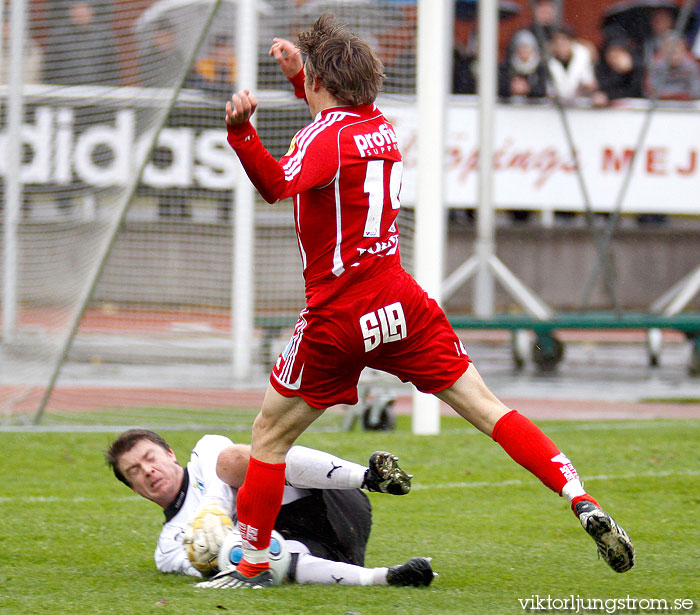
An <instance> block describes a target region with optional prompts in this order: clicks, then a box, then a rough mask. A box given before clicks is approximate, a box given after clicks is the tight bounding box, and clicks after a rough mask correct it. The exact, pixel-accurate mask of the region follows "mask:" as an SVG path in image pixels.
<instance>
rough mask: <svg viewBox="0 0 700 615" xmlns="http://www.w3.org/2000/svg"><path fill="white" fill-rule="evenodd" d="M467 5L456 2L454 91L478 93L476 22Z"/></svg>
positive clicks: (453, 60)
mask: <svg viewBox="0 0 700 615" xmlns="http://www.w3.org/2000/svg"><path fill="white" fill-rule="evenodd" d="M467 8H468V7H467V5H466V4H462V3H460V2H455V18H454V39H453V46H452V92H453V93H454V94H476V70H477V68H476V54H477V45H476V36H475V35H474V32H475V29H476V22H475V21H474V20H473V19H472V18H471V17H470V15H469V14H468V11H467Z"/></svg>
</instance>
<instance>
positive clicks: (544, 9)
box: [508, 0, 559, 57]
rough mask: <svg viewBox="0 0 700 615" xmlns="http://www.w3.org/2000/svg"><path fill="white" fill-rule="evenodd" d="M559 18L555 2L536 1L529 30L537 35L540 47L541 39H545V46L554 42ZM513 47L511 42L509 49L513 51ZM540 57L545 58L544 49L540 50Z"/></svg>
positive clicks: (536, 38)
mask: <svg viewBox="0 0 700 615" xmlns="http://www.w3.org/2000/svg"><path fill="white" fill-rule="evenodd" d="M558 17H559V15H558V11H557V4H556V2H555V1H554V0H536V1H535V4H534V10H533V13H532V22H531V23H530V25H529V26H528V27H527V29H528V30H530V32H532V34H534V35H535V40H537V41H538V45H539V41H540V38H542V39H543V42H544V44H545V45H549V43H550V42H551V41H552V35H553V34H554V30H555V28H556V27H557V25H558ZM516 34H517V32H516ZM512 45H513V41H512V40H511V41H510V43H509V44H508V48H509V49H511V48H512ZM540 55H542V56H543V57H544V50H543V49H542V48H540Z"/></svg>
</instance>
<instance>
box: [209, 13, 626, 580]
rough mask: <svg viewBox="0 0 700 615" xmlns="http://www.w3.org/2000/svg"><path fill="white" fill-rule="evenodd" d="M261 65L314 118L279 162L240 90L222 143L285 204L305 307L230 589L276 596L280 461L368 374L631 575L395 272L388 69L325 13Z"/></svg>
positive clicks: (256, 439) (250, 477) (270, 412)
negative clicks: (401, 388) (383, 93)
mask: <svg viewBox="0 0 700 615" xmlns="http://www.w3.org/2000/svg"><path fill="white" fill-rule="evenodd" d="M302 54H303V55H304V56H305V57H306V61H305V63H302ZM270 55H272V56H273V57H274V58H275V59H276V60H277V61H278V63H279V65H280V67H281V68H282V71H283V73H284V74H285V75H286V76H287V77H288V78H289V79H290V80H291V82H292V83H293V85H294V88H295V92H296V94H297V96H299V97H303V98H305V99H306V101H307V103H308V105H309V110H310V112H311V115H312V117H313V118H314V119H313V121H312V122H311V124H309V125H308V126H306V127H305V128H303V129H302V130H300V131H299V132H298V133H297V134H296V136H295V137H294V139H293V140H292V144H291V146H290V148H289V151H288V153H287V154H286V155H285V156H283V157H282V159H281V160H279V161H277V160H275V159H274V158H273V157H272V155H271V154H270V153H269V152H268V151H267V150H266V149H265V148H264V146H263V145H262V143H261V142H260V140H259V138H258V135H257V133H256V131H255V129H254V128H253V126H252V125H251V123H250V121H249V119H250V117H251V115H252V114H253V112H254V111H255V108H256V106H257V100H256V99H255V97H254V96H253V95H252V94H251V93H250V92H249V91H247V90H243V91H241V92H238V93H237V94H235V95H234V96H233V97H232V99H231V101H229V102H228V103H227V105H226V124H227V130H228V142H229V144H230V145H231V147H233V149H234V150H235V151H236V154H237V155H238V157H239V159H240V161H241V163H242V165H243V168H244V169H245V171H246V173H247V174H248V177H249V178H250V180H251V181H252V182H253V184H254V185H255V187H256V188H257V189H258V191H259V192H260V194H261V195H262V196H263V198H264V199H265V200H266V201H268V202H270V203H275V202H277V201H279V200H280V199H285V198H288V197H291V198H292V200H293V205H294V220H295V225H296V233H297V239H298V243H299V252H300V254H301V259H302V263H303V268H304V280H305V285H306V302H307V305H306V308H305V309H304V310H302V312H301V314H300V316H299V320H298V322H297V324H296V327H295V330H294V333H293V335H292V338H291V340H290V342H289V344H288V346H287V347H286V349H285V350H284V351H283V352H282V353H281V355H280V356H279V358H278V359H277V363H276V365H275V366H274V368H273V370H272V374H271V377H270V385H269V386H268V389H267V392H266V394H265V399H264V401H263V405H262V409H261V411H260V413H259V414H258V416H257V418H256V419H255V424H254V427H253V436H252V451H251V459H250V465H249V467H248V473H247V475H246V479H245V483H244V485H243V487H242V488H241V489H240V491H239V494H238V518H239V522H240V528H241V534H242V536H243V540H244V559H243V560H242V562H241V564H240V565H239V566H238V568H237V569H236V570H235V571H233V572H229V573H222V574H229V575H231V576H233V577H234V579H235V580H236V582H234V583H232V584H229V587H230V586H232V585H233V586H239V587H266V586H269V585H270V584H271V580H270V575H269V572H268V570H267V569H268V563H267V562H268V546H269V541H270V533H271V531H272V529H273V526H274V521H275V518H276V516H277V512H278V511H279V508H280V505H281V501H282V492H283V488H284V472H285V465H284V459H285V455H286V453H287V451H288V450H289V448H290V447H291V446H292V444H293V443H294V441H295V440H296V439H297V437H298V436H299V435H300V434H301V433H302V432H303V431H304V430H305V429H306V428H307V427H308V426H309V425H310V424H311V423H312V422H313V421H314V420H315V419H316V418H317V417H318V416H320V415H321V414H322V413H323V411H324V409H325V408H328V407H329V406H332V405H334V404H354V403H356V402H357V382H358V379H359V376H360V372H361V371H362V369H363V368H365V367H371V368H375V369H380V370H384V371H386V372H389V373H391V374H394V375H396V376H398V377H399V378H401V379H402V380H404V381H409V382H411V383H413V384H414V385H415V386H416V387H417V388H418V389H419V390H421V391H423V392H426V393H433V394H435V395H436V396H437V397H438V398H440V399H441V400H443V401H444V402H446V403H447V404H449V405H450V406H451V407H452V408H454V410H455V411H456V412H457V413H459V414H460V415H461V416H462V417H464V418H465V419H466V420H468V421H469V422H470V423H472V424H473V425H474V426H475V427H476V428H477V429H479V430H480V431H482V432H484V433H485V434H486V435H488V436H490V437H492V438H493V439H494V440H495V441H496V442H497V443H498V444H500V445H501V446H502V447H503V449H504V450H505V451H506V452H507V453H508V455H510V456H511V457H512V458H513V459H514V460H515V461H516V462H518V463H519V464H521V465H522V466H523V467H525V468H526V469H527V470H529V471H530V472H532V473H533V474H534V475H535V476H537V477H538V478H539V479H540V480H541V481H542V482H543V483H544V484H545V485H546V486H547V487H549V488H550V489H552V490H553V491H555V492H556V493H557V494H560V495H562V496H564V497H566V498H567V499H568V500H569V501H570V502H571V506H572V509H573V511H574V513H575V514H576V516H577V517H578V518H579V520H580V521H581V524H582V525H583V527H584V528H585V529H586V531H587V532H588V533H589V534H590V535H591V536H592V537H593V539H594V540H595V542H596V544H597V547H598V551H599V553H600V554H601V556H602V557H603V558H604V559H605V561H606V562H607V563H608V564H609V565H610V566H611V567H612V568H613V569H614V570H615V571H617V572H624V571H626V570H629V569H630V568H631V567H632V565H633V562H634V548H633V546H632V543H631V541H630V539H629V538H628V536H627V534H626V533H625V532H624V530H623V529H622V528H620V527H619V526H618V525H617V524H616V523H615V521H614V520H613V519H612V517H611V516H610V515H609V514H607V513H606V512H604V511H603V510H602V509H601V508H600V507H599V505H598V503H597V502H596V501H595V500H594V499H593V498H592V497H591V496H589V495H588V494H587V493H586V492H585V491H584V489H583V486H582V484H581V481H580V480H579V478H578V475H577V473H576V470H575V469H574V467H573V465H572V464H571V462H570V461H569V459H567V457H566V456H565V455H564V454H563V453H562V452H561V451H560V450H559V449H558V448H557V447H556V446H555V445H554V443H553V442H552V441H551V440H550V439H549V438H548V437H547V436H546V435H545V434H544V433H542V431H541V430H540V429H539V428H538V427H537V426H535V424H534V423H532V422H531V421H530V420H529V419H527V418H526V417H524V416H523V415H521V414H519V413H518V412H517V411H515V410H511V409H509V408H507V407H506V406H505V405H504V404H503V403H502V402H501V401H499V400H498V399H497V398H496V397H495V395H494V394H493V393H491V391H490V390H489V389H488V388H487V387H486V385H485V384H484V381H483V380H482V379H481V377H480V375H479V373H478V372H477V370H476V368H475V367H474V365H473V364H472V363H471V360H470V359H469V357H468V356H467V353H466V351H465V349H464V346H463V345H462V343H461V342H460V340H459V338H458V337H457V335H456V334H455V333H454V331H453V329H452V327H451V326H450V324H449V323H448V321H447V318H446V317H445V315H444V313H443V311H442V310H441V309H440V307H439V306H438V305H437V303H436V302H435V301H434V300H433V299H431V298H430V297H429V296H428V295H427V294H426V293H425V292H424V291H423V289H422V288H421V287H420V286H419V285H418V284H417V283H416V282H415V281H414V280H413V278H412V277H411V276H410V275H409V274H408V273H406V271H404V269H403V268H402V267H401V262H400V256H399V231H398V228H397V225H396V218H397V215H398V211H399V191H400V187H401V173H402V162H401V154H400V152H399V148H398V144H397V142H396V134H395V133H394V130H393V128H392V126H391V124H390V123H389V122H388V121H387V120H386V119H385V118H384V116H383V115H382V113H381V111H379V109H377V107H376V106H375V104H374V100H375V98H376V96H377V94H378V92H379V90H380V87H381V82H382V79H383V69H382V64H381V62H380V60H379V59H378V58H377V56H376V55H375V53H374V51H373V50H372V48H371V47H370V46H369V45H368V44H367V43H366V42H364V41H363V40H362V39H360V38H358V37H357V36H356V35H354V34H353V33H351V32H350V31H348V30H347V29H346V28H345V27H344V26H340V25H338V24H337V23H336V22H335V20H334V18H333V16H332V15H328V14H326V15H323V16H322V17H320V18H319V19H318V21H317V22H316V23H315V24H314V25H313V26H312V28H311V29H310V30H308V31H306V32H303V33H302V34H300V35H299V39H298V42H297V45H296V46H295V45H293V44H292V43H291V42H289V41H286V40H283V39H275V41H274V44H273V45H272V48H271V49H270ZM385 470H386V472H388V473H389V472H391V468H385Z"/></svg>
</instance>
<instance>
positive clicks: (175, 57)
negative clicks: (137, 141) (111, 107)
mask: <svg viewBox="0 0 700 615" xmlns="http://www.w3.org/2000/svg"><path fill="white" fill-rule="evenodd" d="M184 63H185V57H184V55H183V53H182V50H181V49H180V46H179V45H178V38H177V29H176V28H175V24H173V22H172V21H170V20H169V19H167V18H164V17H163V18H160V19H158V20H156V21H154V22H153V24H152V25H151V26H150V40H149V41H148V43H147V44H146V46H145V48H144V49H143V51H142V53H141V62H140V70H139V75H140V81H141V84H142V85H145V86H148V87H158V88H168V87H170V88H172V87H175V86H176V85H177V80H178V78H179V76H180V74H181V72H182V71H184ZM187 113H189V111H188V110H180V109H177V108H176V109H173V110H172V112H171V114H170V116H169V117H168V121H167V125H168V126H182V125H187V124H188V123H189V121H188V116H187ZM151 162H152V164H153V165H155V166H156V167H158V168H165V167H167V166H168V165H170V164H171V162H172V152H170V150H168V149H167V148H163V147H158V146H156V147H155V149H154V150H153V154H152V156H151ZM141 193H145V194H151V195H154V196H155V198H156V200H157V201H158V215H159V217H161V218H170V217H171V216H178V217H181V218H189V217H191V215H192V213H191V209H190V206H189V204H188V202H187V193H186V191H185V190H183V189H182V188H178V187H174V186H173V187H167V188H152V189H151V188H142V189H141Z"/></svg>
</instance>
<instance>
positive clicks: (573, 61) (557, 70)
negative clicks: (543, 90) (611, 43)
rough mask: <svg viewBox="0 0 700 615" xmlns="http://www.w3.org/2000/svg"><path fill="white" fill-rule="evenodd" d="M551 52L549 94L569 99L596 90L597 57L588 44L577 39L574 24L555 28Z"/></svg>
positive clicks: (572, 100)
mask: <svg viewBox="0 0 700 615" xmlns="http://www.w3.org/2000/svg"><path fill="white" fill-rule="evenodd" d="M551 52H552V55H551V57H550V58H549V63H548V65H549V73H550V91H549V94H550V95H551V96H557V97H558V98H559V99H560V100H561V101H562V102H565V103H572V102H574V101H575V100H576V99H577V98H579V97H584V96H589V95H590V94H592V93H593V91H594V90H595V88H596V81H595V73H594V65H593V58H592V57H591V52H590V50H589V49H588V47H587V46H585V45H583V44H581V43H578V42H576V41H575V40H574V34H573V32H572V31H571V29H570V28H568V27H567V26H560V27H558V28H556V29H555V30H554V33H553V35H552V43H551Z"/></svg>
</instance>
